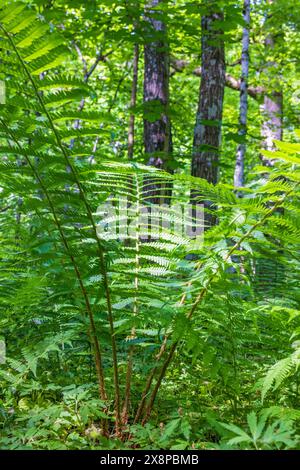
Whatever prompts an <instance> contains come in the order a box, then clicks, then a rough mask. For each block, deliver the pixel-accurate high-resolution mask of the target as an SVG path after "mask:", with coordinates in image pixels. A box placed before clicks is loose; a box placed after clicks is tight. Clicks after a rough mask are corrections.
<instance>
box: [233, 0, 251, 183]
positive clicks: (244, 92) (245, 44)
mask: <svg viewBox="0 0 300 470" xmlns="http://www.w3.org/2000/svg"><path fill="white" fill-rule="evenodd" d="M243 19H244V21H245V23H246V26H245V27H244V29H243V40H242V58H241V59H242V60H241V66H242V73H241V84H240V116H239V124H240V128H239V136H240V137H241V139H242V141H241V142H240V143H239V145H238V148H237V153H236V163H235V171H234V186H235V187H242V186H244V165H245V153H246V142H245V139H246V134H247V112H248V75H249V43H250V0H244V8H243Z"/></svg>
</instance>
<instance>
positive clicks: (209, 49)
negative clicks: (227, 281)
mask: <svg viewBox="0 0 300 470" xmlns="http://www.w3.org/2000/svg"><path fill="white" fill-rule="evenodd" d="M222 20H223V13H222V12H211V13H209V14H208V15H207V16H203V17H202V20H201V27H202V39H201V45H202V51H201V62H202V66H201V83H200V93H199V104H198V110H197V115H196V125H195V129H194V141H193V157H192V168H191V173H192V176H197V177H199V178H203V179H205V180H207V181H208V182H209V183H213V184H216V183H217V181H218V162H219V152H220V145H221V123H222V113H223V98H224V88H225V51H224V41H223V33H222V31H221V30H217V29H216V27H215V22H219V21H222ZM201 197H202V195H199V194H198V193H194V192H192V194H191V200H192V202H193V203H194V202H195V201H197V204H198V203H199V202H200V201H201V203H202V204H203V206H204V225H205V227H209V226H211V225H214V224H215V223H216V219H215V217H214V216H213V215H212V214H211V212H210V210H211V209H212V207H211V202H210V201H206V200H202V198H201Z"/></svg>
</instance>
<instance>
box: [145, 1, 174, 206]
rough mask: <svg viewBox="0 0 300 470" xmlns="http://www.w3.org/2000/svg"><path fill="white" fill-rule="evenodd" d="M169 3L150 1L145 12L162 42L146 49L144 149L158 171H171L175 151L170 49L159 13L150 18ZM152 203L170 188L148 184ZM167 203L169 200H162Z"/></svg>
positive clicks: (149, 161) (149, 162) (151, 42)
mask: <svg viewBox="0 0 300 470" xmlns="http://www.w3.org/2000/svg"><path fill="white" fill-rule="evenodd" d="M162 3H166V0H151V1H150V2H149V4H148V6H147V9H146V14H145V16H146V19H147V21H148V22H149V24H150V25H151V29H152V31H150V32H149V35H150V37H151V33H152V34H153V32H155V34H156V35H159V36H160V38H159V40H155V41H150V42H148V43H146V44H145V50H144V113H145V114H144V147H145V153H146V154H147V155H148V156H149V158H148V164H149V165H152V166H155V167H156V168H162V169H165V170H169V169H170V168H169V157H170V154H171V151H172V144H171V124H170V119H169V116H168V111H169V110H168V108H169V69H170V63H169V50H168V40H167V31H166V25H165V23H164V22H163V21H162V20H159V19H157V16H158V15H159V11H158V10H156V11H155V19H154V18H153V17H152V16H151V15H152V14H153V13H154V10H151V8H153V7H157V6H158V5H159V4H162ZM147 191H148V192H147V196H148V197H149V199H148V200H149V202H153V203H159V202H162V200H163V197H164V195H166V194H169V192H170V188H166V186H165V185H161V184H158V183H154V182H149V184H148V185H147ZM163 202H166V201H163Z"/></svg>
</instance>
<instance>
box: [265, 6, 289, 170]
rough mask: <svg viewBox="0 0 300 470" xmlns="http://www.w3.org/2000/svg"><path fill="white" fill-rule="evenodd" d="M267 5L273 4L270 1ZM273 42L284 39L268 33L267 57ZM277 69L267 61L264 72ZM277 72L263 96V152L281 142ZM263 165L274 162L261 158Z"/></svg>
mask: <svg viewBox="0 0 300 470" xmlns="http://www.w3.org/2000/svg"><path fill="white" fill-rule="evenodd" d="M269 3H271V4H272V3H273V2H272V1H270V2H269ZM268 19H269V21H271V19H272V15H270V16H269V18H268ZM268 19H267V20H266V22H265V26H266V27H268ZM275 41H282V42H283V41H284V38H283V37H282V35H281V34H280V33H279V34H278V35H276V37H275V36H274V35H273V34H272V33H269V34H267V35H266V39H265V52H266V54H267V55H268V54H269V53H270V52H271V53H272V51H273V49H274V48H275V46H276V43H275ZM269 68H272V69H276V68H278V64H277V63H276V62H274V61H272V60H271V61H268V62H267V63H266V66H265V71H266V72H268V69H269ZM279 73H280V72H279V70H278V76H277V77H276V80H275V85H274V86H273V90H272V91H271V90H270V91H268V92H267V93H265V95H264V102H263V105H262V114H263V119H264V121H263V124H262V129H261V134H262V138H263V141H262V147H263V148H264V149H265V150H271V151H272V150H274V143H273V140H282V113H283V95H282V90H281V85H280V82H279ZM261 159H262V161H263V163H264V165H266V166H273V164H274V161H273V160H272V159H271V158H266V157H264V156H262V157H261Z"/></svg>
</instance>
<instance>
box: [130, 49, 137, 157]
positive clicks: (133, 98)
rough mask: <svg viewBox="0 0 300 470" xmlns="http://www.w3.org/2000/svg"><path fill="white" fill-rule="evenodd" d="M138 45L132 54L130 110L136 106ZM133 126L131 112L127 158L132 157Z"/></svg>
mask: <svg viewBox="0 0 300 470" xmlns="http://www.w3.org/2000/svg"><path fill="white" fill-rule="evenodd" d="M139 52H140V50H139V44H135V45H134V54H133V77H132V88H131V98H130V108H131V109H132V108H133V107H134V106H135V105H136V96H137V85H138V71H139ZM134 125H135V117H134V113H133V112H131V114H130V116H129V125H128V158H132V157H133V152H134V130H135V129H134Z"/></svg>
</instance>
